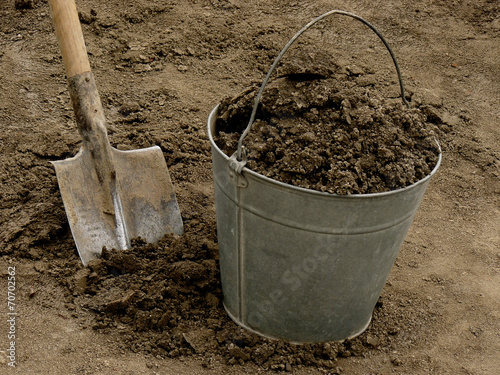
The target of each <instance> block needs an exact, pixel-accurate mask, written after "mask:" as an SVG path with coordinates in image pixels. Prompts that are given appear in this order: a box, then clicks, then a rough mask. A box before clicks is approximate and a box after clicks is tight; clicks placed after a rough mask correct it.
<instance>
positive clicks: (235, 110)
mask: <svg viewBox="0 0 500 375" xmlns="http://www.w3.org/2000/svg"><path fill="white" fill-rule="evenodd" d="M315 61H316V62H315ZM317 61H320V62H319V63H318V62H317ZM277 77H278V78H276V79H274V80H273V81H271V82H270V83H269V84H268V86H267V88H266V90H265V91H264V95H263V97H262V100H261V103H260V105H259V109H258V111H257V117H256V118H257V120H256V121H255V122H254V125H253V126H252V129H251V131H250V133H249V135H248V136H247V137H246V138H245V142H244V146H246V152H247V158H248V164H247V165H246V166H247V167H248V168H250V169H251V170H253V171H255V172H257V173H260V174H262V175H264V176H266V177H269V178H272V179H275V180H278V181H281V182H284V183H288V184H291V185H294V186H298V187H303V188H307V189H313V190H318V191H322V192H329V193H333V194H340V195H346V194H368V193H379V192H384V191H390V190H396V189H400V188H404V187H407V186H409V185H412V184H414V183H415V182H417V181H419V180H421V179H423V178H424V177H425V176H427V175H429V174H430V173H431V171H432V170H433V168H434V167H435V166H436V163H437V161H438V157H439V148H438V145H437V143H436V138H435V134H434V131H433V130H432V128H433V127H434V125H431V124H429V123H427V119H426V116H425V114H424V113H423V112H422V111H421V110H420V109H419V108H416V107H413V108H408V107H407V106H405V105H403V103H402V101H401V100H400V99H386V95H387V94H386V93H384V92H382V91H380V89H379V88H378V87H380V86H382V85H381V83H382V82H379V78H377V74H371V73H370V72H369V71H367V70H365V69H362V68H360V67H353V66H351V67H349V66H347V67H344V66H340V65H338V64H336V63H335V62H334V61H332V59H331V58H330V57H329V56H324V55H323V56H322V55H321V53H316V54H308V55H307V56H301V57H300V58H299V57H295V59H294V58H290V59H288V61H287V62H286V63H284V65H282V66H281V67H280V68H279V69H278V72H277ZM257 90H258V87H256V86H252V87H249V88H248V89H246V90H245V91H243V92H242V93H241V94H240V95H238V96H236V97H232V98H231V97H226V98H224V99H223V100H222V102H221V105H220V107H219V116H218V118H217V127H216V133H217V134H216V138H215V142H216V144H217V145H218V147H219V148H220V149H221V150H222V151H223V152H224V153H226V154H227V155H228V156H231V155H232V154H233V153H234V152H235V150H236V148H237V143H238V139H239V138H240V135H241V133H242V132H243V130H244V129H245V127H246V126H247V125H248V119H249V117H250V113H251V110H252V106H253V104H254V99H255V96H256V93H257Z"/></svg>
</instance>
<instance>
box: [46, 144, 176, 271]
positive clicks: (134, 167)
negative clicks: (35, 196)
mask: <svg viewBox="0 0 500 375" xmlns="http://www.w3.org/2000/svg"><path fill="white" fill-rule="evenodd" d="M110 149H111V158H112V161H113V166H114V169H115V173H116V184H115V185H116V189H115V192H114V194H113V195H112V198H111V199H112V202H111V204H109V199H110V195H109V191H107V192H106V191H104V188H103V184H102V182H100V181H99V177H98V175H97V173H96V169H95V161H94V160H93V158H92V155H91V153H90V151H89V150H88V149H87V148H86V147H82V149H81V150H80V151H79V153H78V154H77V155H76V156H75V157H72V158H69V159H66V160H60V161H55V162H53V164H54V167H55V170H56V174H57V180H58V182H59V189H60V192H61V196H62V199H63V202H64V207H65V209H66V214H67V216H68V221H69V224H70V227H71V232H72V234H73V237H74V240H75V243H76V247H77V249H78V253H79V254H80V257H81V259H82V261H83V264H84V265H87V264H88V262H89V261H90V260H91V259H95V258H98V257H99V256H100V254H101V251H102V248H103V246H105V247H106V248H109V249H110V248H115V249H126V248H129V247H130V240H131V239H132V238H134V237H142V238H143V239H145V240H147V241H148V242H156V241H157V240H159V239H160V238H161V237H162V236H163V235H165V233H176V234H182V233H183V224H182V218H181V213H180V211H179V206H178V203H177V199H176V197H175V193H174V191H173V186H172V182H171V180H170V176H169V173H168V169H167V164H166V162H165V159H164V157H163V153H162V152H161V149H160V148H159V147H157V146H155V147H149V148H145V149H139V150H132V151H120V150H117V149H115V148H113V147H111V148H110ZM109 208H110V209H109Z"/></svg>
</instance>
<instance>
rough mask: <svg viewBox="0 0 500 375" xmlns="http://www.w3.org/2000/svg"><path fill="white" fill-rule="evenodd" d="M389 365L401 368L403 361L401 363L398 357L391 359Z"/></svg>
mask: <svg viewBox="0 0 500 375" xmlns="http://www.w3.org/2000/svg"><path fill="white" fill-rule="evenodd" d="M391 363H392V364H393V365H394V366H401V365H402V364H403V361H401V360H400V359H399V358H398V357H392V358H391Z"/></svg>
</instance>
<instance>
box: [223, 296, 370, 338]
mask: <svg viewBox="0 0 500 375" xmlns="http://www.w3.org/2000/svg"><path fill="white" fill-rule="evenodd" d="M222 305H223V306H224V310H226V313H227V315H229V317H230V318H231V320H232V321H233V322H235V323H236V324H237V325H239V326H240V327H242V328H244V329H246V330H247V331H250V332H252V333H255V334H257V335H259V336H262V337H265V338H266V339H271V340H286V339H283V338H280V337H273V336H271V335H268V334H265V333H263V332H259V331H256V330H255V329H253V328H250V327H248V326H247V325H245V324H243V323H241V322H240V321H238V319H236V318H235V317H234V316H233V314H231V312H230V311H229V310H228V309H227V307H226V305H225V304H224V302H223V303H222ZM372 316H373V315H370V319H368V322H367V323H366V324H365V325H364V326H363V328H362V329H361V330H360V331H359V332H357V333H355V334H353V335H352V336H349V337H346V338H345V339H344V340H328V341H317V342H344V341H345V340H351V339H354V338H356V337H358V336H359V335H361V334H362V333H363V332H364V331H366V329H367V328H368V326H369V325H370V323H371V321H372ZM287 341H289V342H290V343H292V344H308V343H309V344H310V343H312V342H309V341H307V342H306V341H291V340H287Z"/></svg>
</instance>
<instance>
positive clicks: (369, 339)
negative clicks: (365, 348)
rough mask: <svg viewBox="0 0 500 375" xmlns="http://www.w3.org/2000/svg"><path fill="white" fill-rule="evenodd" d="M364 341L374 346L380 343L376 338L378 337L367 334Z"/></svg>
mask: <svg viewBox="0 0 500 375" xmlns="http://www.w3.org/2000/svg"><path fill="white" fill-rule="evenodd" d="M366 343H367V344H368V345H370V346H372V347H374V348H376V347H377V346H378V345H379V344H380V340H379V339H378V337H375V336H370V335H368V336H367V337H366Z"/></svg>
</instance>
